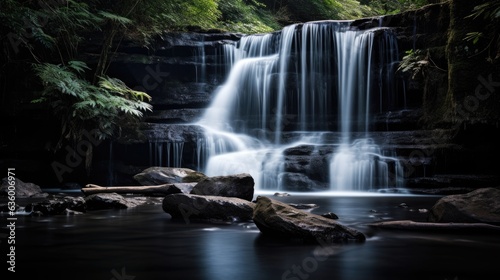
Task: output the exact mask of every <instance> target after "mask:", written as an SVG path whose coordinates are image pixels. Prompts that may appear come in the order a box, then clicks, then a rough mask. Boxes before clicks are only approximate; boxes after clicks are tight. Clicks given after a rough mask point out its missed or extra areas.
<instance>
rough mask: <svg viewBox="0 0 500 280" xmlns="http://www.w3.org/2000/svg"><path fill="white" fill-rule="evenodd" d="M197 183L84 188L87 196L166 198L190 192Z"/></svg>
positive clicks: (90, 185) (83, 190)
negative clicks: (126, 195)
mask: <svg viewBox="0 0 500 280" xmlns="http://www.w3.org/2000/svg"><path fill="white" fill-rule="evenodd" d="M195 184H196V183H177V184H163V185H156V186H116V187H102V186H99V185H94V184H88V185H86V186H85V187H83V188H82V192H83V193H84V194H85V195H91V194H96V193H120V194H127V193H130V194H143V195H150V196H166V195H169V194H174V193H183V192H186V191H187V192H189V189H191V188H192V187H194V185H195Z"/></svg>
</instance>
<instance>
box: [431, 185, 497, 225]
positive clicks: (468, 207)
mask: <svg viewBox="0 0 500 280" xmlns="http://www.w3.org/2000/svg"><path fill="white" fill-rule="evenodd" d="M427 220H428V221H429V222H442V223H488V224H495V225H500V189H497V188H481V189H477V190H475V191H471V192H468V193H465V194H455V195H448V196H444V197H442V198H441V199H439V200H438V201H437V202H436V204H434V206H433V207H432V208H431V210H430V211H429V216H428V219H427Z"/></svg>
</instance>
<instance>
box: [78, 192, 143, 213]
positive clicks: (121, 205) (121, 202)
mask: <svg viewBox="0 0 500 280" xmlns="http://www.w3.org/2000/svg"><path fill="white" fill-rule="evenodd" d="M85 202H86V203H87V210H103V209H125V208H132V207H135V206H138V205H141V204H144V201H142V200H140V199H136V198H125V197H123V196H121V195H119V194H117V193H98V194H92V195H89V196H87V197H85Z"/></svg>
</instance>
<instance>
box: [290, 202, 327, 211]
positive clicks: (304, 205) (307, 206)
mask: <svg viewBox="0 0 500 280" xmlns="http://www.w3.org/2000/svg"><path fill="white" fill-rule="evenodd" d="M288 205H290V206H292V207H293V208H296V209H302V210H311V209H314V208H318V207H319V206H318V205H317V204H314V203H288Z"/></svg>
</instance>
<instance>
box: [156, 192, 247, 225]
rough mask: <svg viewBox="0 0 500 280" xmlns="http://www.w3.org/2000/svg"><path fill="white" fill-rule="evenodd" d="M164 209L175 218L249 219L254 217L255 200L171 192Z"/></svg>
mask: <svg viewBox="0 0 500 280" xmlns="http://www.w3.org/2000/svg"><path fill="white" fill-rule="evenodd" d="M162 206H163V211H165V212H166V213H168V214H170V215H171V216H172V218H173V219H184V221H186V223H189V221H190V220H192V219H193V220H209V221H210V220H214V221H224V222H233V221H249V220H251V219H252V214H253V209H254V207H255V204H254V203H253V202H250V201H247V200H244V199H241V198H237V197H222V196H210V195H193V194H171V195H167V196H165V198H164V199H163V204H162Z"/></svg>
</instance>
